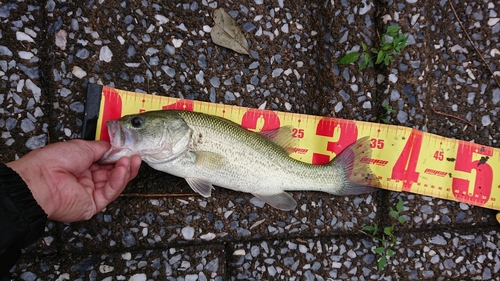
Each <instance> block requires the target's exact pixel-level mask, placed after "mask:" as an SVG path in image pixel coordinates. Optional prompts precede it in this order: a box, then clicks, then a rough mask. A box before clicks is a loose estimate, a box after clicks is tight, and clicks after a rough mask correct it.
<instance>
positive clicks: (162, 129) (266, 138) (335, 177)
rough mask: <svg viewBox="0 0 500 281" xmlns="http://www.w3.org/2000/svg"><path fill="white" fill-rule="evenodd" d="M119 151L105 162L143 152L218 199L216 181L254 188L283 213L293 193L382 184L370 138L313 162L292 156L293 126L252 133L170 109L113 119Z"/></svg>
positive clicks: (360, 189) (354, 190)
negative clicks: (321, 162)
mask: <svg viewBox="0 0 500 281" xmlns="http://www.w3.org/2000/svg"><path fill="white" fill-rule="evenodd" d="M107 126H108V131H109V136H110V141H111V145H112V148H111V149H110V150H109V151H108V152H106V154H105V155H104V156H103V158H102V159H101V162H104V163H110V162H114V161H117V160H118V159H120V157H122V156H131V155H134V154H138V155H140V156H141V158H142V160H143V161H144V162H146V163H147V164H148V165H149V166H151V167H152V168H154V169H156V170H159V171H163V172H166V173H169V174H172V175H175V176H178V177H183V178H184V179H186V181H187V183H188V184H189V186H190V187H191V188H192V189H193V190H194V191H196V192H197V193H199V194H201V195H202V196H204V197H210V196H211V193H212V189H213V186H214V185H216V186H220V187H224V188H228V189H232V190H236V191H241V192H248V193H251V194H253V195H254V196H256V197H257V198H260V199H261V200H262V201H264V202H266V203H267V204H269V205H271V206H272V207H274V208H277V209H280V210H285V211H287V210H293V209H295V207H296V206H297V203H296V202H295V200H294V199H293V197H292V196H291V195H290V194H289V193H287V192H286V191H299V190H303V191H322V192H327V193H330V194H334V195H357V194H363V193H367V192H372V191H374V190H375V189H374V188H373V187H371V186H379V181H378V178H377V177H376V176H375V175H374V174H372V172H371V171H370V168H369V164H367V163H363V162H364V161H363V162H361V161H360V160H361V159H362V158H364V157H368V158H369V157H370V156H371V148H370V140H369V138H368V137H364V138H361V139H359V140H358V141H356V142H354V143H353V144H351V145H350V146H348V147H346V148H345V149H344V150H343V151H342V152H341V153H340V154H339V155H338V156H337V157H335V158H334V159H333V160H332V161H331V162H330V163H328V164H325V165H313V164H307V163H304V162H301V161H299V160H296V159H294V158H291V157H290V156H289V152H290V151H291V149H290V148H293V145H294V142H295V139H294V138H293V137H292V133H291V132H292V128H291V127H281V128H279V129H276V130H271V131H266V132H261V133H257V132H252V131H249V130H247V129H245V128H243V127H241V126H240V125H238V124H236V123H234V122H231V121H229V120H226V119H224V118H221V117H216V116H212V115H208V114H203V113H196V112H190V111H177V110H164V111H149V112H144V113H141V114H135V115H128V116H124V117H122V118H120V119H119V120H110V121H107Z"/></svg>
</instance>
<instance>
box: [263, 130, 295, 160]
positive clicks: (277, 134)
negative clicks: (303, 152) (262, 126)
mask: <svg viewBox="0 0 500 281" xmlns="http://www.w3.org/2000/svg"><path fill="white" fill-rule="evenodd" d="M292 130H293V127H292V126H283V127H279V128H277V129H272V130H266V131H260V132H259V133H260V134H261V135H263V136H264V137H266V138H268V139H269V140H270V141H272V142H274V143H275V144H277V145H279V146H281V147H282V148H283V149H284V150H285V151H286V152H288V154H291V153H292V152H293V149H292V148H295V147H297V142H298V140H297V139H296V138H294V137H293V136H292Z"/></svg>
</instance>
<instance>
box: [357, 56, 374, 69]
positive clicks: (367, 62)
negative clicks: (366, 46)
mask: <svg viewBox="0 0 500 281" xmlns="http://www.w3.org/2000/svg"><path fill="white" fill-rule="evenodd" d="M371 64H372V58H371V57H370V55H369V54H368V53H365V54H364V56H363V60H362V61H361V63H360V64H359V71H361V70H363V69H365V68H366V67H368V66H370V65H371Z"/></svg>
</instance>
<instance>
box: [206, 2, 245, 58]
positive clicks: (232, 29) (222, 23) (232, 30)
mask: <svg viewBox="0 0 500 281" xmlns="http://www.w3.org/2000/svg"><path fill="white" fill-rule="evenodd" d="M213 18H214V27H213V28H212V31H211V32H210V36H211V37H212V41H213V42H214V43H215V44H217V45H220V46H222V47H226V48H228V49H231V50H233V51H235V52H237V53H240V54H245V55H250V49H249V47H248V42H247V39H246V38H245V35H243V32H242V31H241V29H240V28H239V27H238V26H237V25H236V21H235V20H234V19H233V18H232V17H231V15H229V14H228V13H227V12H226V11H224V9H223V8H218V9H215V10H214V12H213Z"/></svg>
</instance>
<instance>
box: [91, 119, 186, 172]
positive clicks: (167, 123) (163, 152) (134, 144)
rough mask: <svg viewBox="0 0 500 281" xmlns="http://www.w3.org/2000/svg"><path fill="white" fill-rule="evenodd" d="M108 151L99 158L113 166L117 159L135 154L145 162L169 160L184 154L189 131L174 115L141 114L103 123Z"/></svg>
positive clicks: (184, 123) (183, 122) (181, 120)
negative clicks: (106, 131)
mask: <svg viewBox="0 0 500 281" xmlns="http://www.w3.org/2000/svg"><path fill="white" fill-rule="evenodd" d="M106 124H107V126H108V134H109V137H110V143H111V149H110V150H108V151H107V152H106V153H105V154H104V156H103V157H102V158H101V159H100V162H101V163H113V162H116V161H118V160H119V159H120V158H121V157H124V156H132V155H139V156H141V158H142V160H144V161H145V162H147V163H163V162H168V161H171V160H173V159H175V158H177V157H179V156H181V155H182V154H184V153H186V152H187V151H188V149H189V147H190V145H191V135H192V129H191V128H190V127H189V126H188V125H187V124H186V122H185V121H184V120H183V119H182V117H181V116H180V115H179V114H175V113H174V112H171V113H168V112H167V111H165V113H164V114H162V112H154V111H152V112H145V113H141V114H134V115H127V116H124V117H122V118H120V119H118V120H109V121H106Z"/></svg>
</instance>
